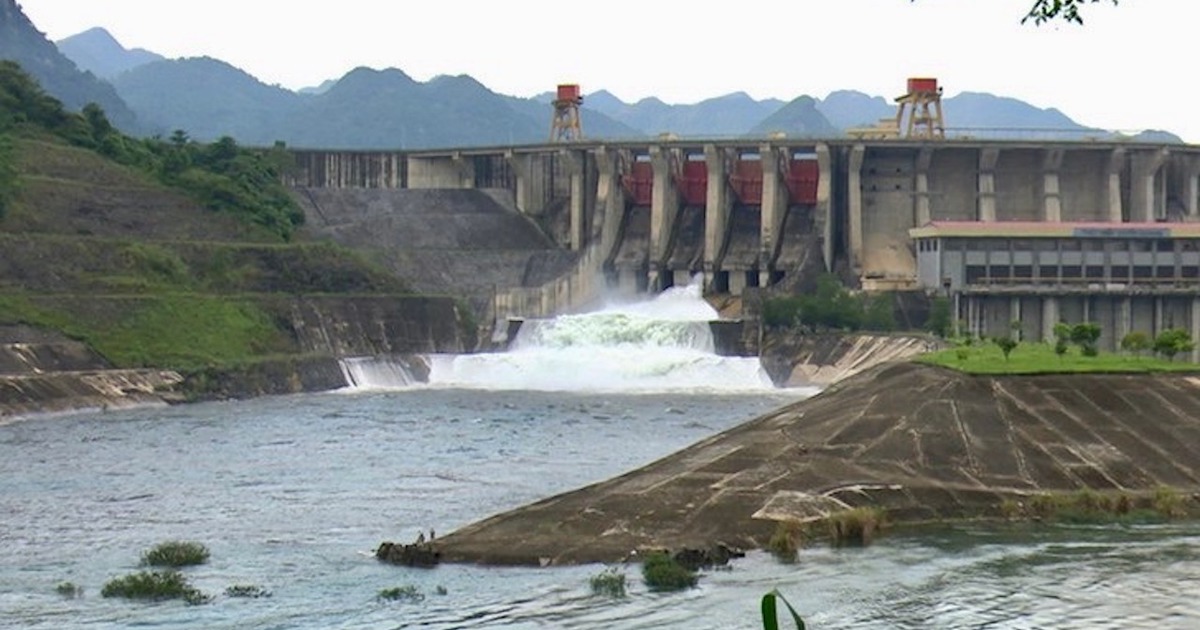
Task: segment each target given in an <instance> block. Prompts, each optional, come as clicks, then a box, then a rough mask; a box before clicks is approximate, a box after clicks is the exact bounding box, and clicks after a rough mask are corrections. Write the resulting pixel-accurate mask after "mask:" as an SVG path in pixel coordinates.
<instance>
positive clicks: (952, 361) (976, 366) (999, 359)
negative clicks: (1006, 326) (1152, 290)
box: [915, 342, 1200, 374]
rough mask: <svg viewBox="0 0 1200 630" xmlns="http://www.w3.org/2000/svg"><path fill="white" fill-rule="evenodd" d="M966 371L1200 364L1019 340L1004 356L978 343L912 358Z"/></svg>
mask: <svg viewBox="0 0 1200 630" xmlns="http://www.w3.org/2000/svg"><path fill="white" fill-rule="evenodd" d="M915 360H916V361H918V362H921V363H926V364H929V365H938V366H942V367H947V368H951V369H955V370H959V371H962V372H966V373H968V374H1065V373H1072V374H1073V373H1134V374H1137V373H1155V372H1200V365H1197V364H1195V363H1190V362H1187V361H1184V360H1182V359H1177V360H1175V361H1166V360H1164V359H1160V358H1157V357H1152V356H1141V355H1134V354H1117V353H1111V352H1101V353H1099V354H1098V355H1097V356H1094V357H1087V356H1083V355H1082V354H1081V353H1080V352H1079V350H1078V349H1075V348H1072V349H1071V350H1070V351H1069V352H1067V353H1066V354H1063V355H1061V356H1060V355H1058V354H1056V353H1055V352H1054V345H1053V344H1048V343H1021V344H1020V345H1018V346H1017V347H1016V348H1015V349H1014V350H1013V351H1012V352H1011V353H1010V354H1009V356H1008V358H1005V356H1004V353H1003V352H1002V351H1001V350H1000V347H999V346H997V345H996V344H994V343H984V342H979V343H976V344H974V345H971V346H959V347H957V348H949V349H946V350H941V351H938V352H931V353H929V354H925V355H921V356H920V357H917V358H916V359H915Z"/></svg>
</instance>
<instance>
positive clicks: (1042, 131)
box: [942, 92, 1108, 140]
mask: <svg viewBox="0 0 1200 630" xmlns="http://www.w3.org/2000/svg"><path fill="white" fill-rule="evenodd" d="M942 110H943V116H944V118H945V120H946V128H947V135H952V136H965V135H966V136H971V137H976V138H1014V137H1016V138H1042V139H1048V138H1062V139H1077V140H1079V139H1083V138H1084V137H1085V135H1086V134H1088V133H1093V134H1097V135H1105V136H1106V135H1108V132H1106V131H1103V130H1100V129H1092V128H1089V127H1085V126H1083V125H1080V124H1079V123H1077V122H1075V121H1074V120H1071V119H1070V118H1069V117H1067V115H1066V114H1064V113H1062V112H1060V111H1058V110H1057V109H1054V108H1046V109H1042V108H1039V107H1035V106H1033V105H1030V104H1029V103H1026V102H1025V101H1021V100H1017V99H1015V98H1009V97H1006V96H996V95H994V94H987V93H982V92H962V93H961V94H958V95H955V96H952V97H950V98H947V99H943V100H942Z"/></svg>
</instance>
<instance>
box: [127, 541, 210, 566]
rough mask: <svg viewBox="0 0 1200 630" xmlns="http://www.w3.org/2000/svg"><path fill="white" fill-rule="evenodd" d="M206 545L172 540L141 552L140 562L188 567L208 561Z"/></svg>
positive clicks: (150, 564)
mask: <svg viewBox="0 0 1200 630" xmlns="http://www.w3.org/2000/svg"><path fill="white" fill-rule="evenodd" d="M208 556H209V552H208V547H205V546H204V545H202V544H200V543H198V542H185V541H178V540H172V541H168V542H164V543H159V544H157V545H155V546H154V547H152V548H150V549H148V550H146V551H145V552H143V553H142V564H143V565H145V566H150V567H171V568H178V567H188V566H194V565H198V564H204V563H205V562H208Z"/></svg>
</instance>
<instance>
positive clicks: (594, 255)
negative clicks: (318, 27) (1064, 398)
mask: <svg viewBox="0 0 1200 630" xmlns="http://www.w3.org/2000/svg"><path fill="white" fill-rule="evenodd" d="M294 154H295V157H296V168H295V169H294V170H293V171H292V172H291V173H289V174H288V175H287V179H288V182H287V183H288V184H289V185H291V186H292V187H293V188H294V189H295V190H296V191H298V195H299V196H300V198H302V199H306V200H307V202H306V205H307V208H308V211H309V216H310V218H312V219H314V221H313V224H316V225H320V226H323V227H322V228H321V229H322V230H324V231H325V232H326V233H327V234H328V235H330V236H331V237H333V238H335V239H346V240H348V241H353V240H354V238H358V239H359V240H360V241H361V240H363V239H367V240H372V241H373V243H372V244H373V245H376V246H378V247H380V248H381V250H382V251H385V252H387V251H391V252H394V253H396V254H395V256H396V259H395V260H393V261H392V264H393V266H394V268H397V269H399V268H401V267H408V268H422V269H425V270H426V271H428V272H430V273H435V274H438V275H437V276H436V277H439V278H440V279H441V280H444V281H448V284H449V285H450V286H461V287H464V292H465V293H468V294H470V296H471V297H472V300H473V303H474V304H475V305H476V306H477V307H481V308H479V309H477V310H478V312H481V313H486V316H487V317H488V318H494V319H493V320H492V321H503V319H505V318H507V317H546V316H552V315H555V314H559V313H564V312H572V311H577V310H580V309H583V308H587V307H588V306H589V305H591V304H593V303H594V302H595V301H596V300H597V299H598V297H599V296H601V295H603V294H605V293H606V292H610V291H617V292H622V293H639V292H657V291H661V290H664V289H666V288H669V287H672V286H677V285H683V284H687V282H688V281H689V280H690V278H692V277H693V276H695V275H697V274H699V275H701V276H702V277H703V281H704V283H705V287H706V290H707V291H708V292H712V293H723V294H731V295H739V294H741V293H742V292H744V291H745V290H746V289H752V288H780V287H789V286H794V284H793V283H794V282H795V281H797V280H798V279H800V278H803V277H805V276H811V274H813V273H819V272H823V271H830V272H834V273H837V274H838V275H839V276H840V277H842V278H843V280H844V281H846V282H847V283H848V284H850V285H851V286H854V287H856V288H861V289H863V290H866V291H881V290H923V291H925V292H927V293H929V294H936V295H944V296H946V297H948V298H952V299H953V303H954V305H955V309H956V311H955V312H956V315H957V317H956V319H957V320H960V321H962V322H963V325H964V326H966V327H967V328H968V330H969V331H970V332H974V333H977V334H982V335H997V334H1008V331H1009V325H1010V322H1012V321H1021V322H1022V327H1023V332H1024V333H1025V334H1024V336H1025V338H1027V339H1036V338H1047V336H1048V334H1049V332H1050V331H1051V330H1052V327H1053V324H1054V323H1057V322H1058V321H1061V320H1067V321H1070V322H1072V323H1075V322H1078V321H1093V320H1095V321H1098V322H1099V323H1101V324H1102V326H1103V327H1104V329H1105V332H1104V337H1103V338H1102V339H1101V345H1102V346H1103V347H1110V348H1111V347H1114V346H1115V344H1116V343H1118V341H1119V339H1120V336H1119V334H1123V333H1119V331H1126V332H1128V331H1131V330H1141V331H1144V332H1147V333H1149V334H1151V335H1153V334H1157V332H1159V331H1161V330H1164V329H1166V328H1171V327H1184V328H1188V329H1190V330H1191V331H1192V333H1193V337H1197V338H1200V302H1198V298H1200V252H1198V251H1197V249H1198V248H1197V247H1196V245H1197V244H1200V230H1198V229H1196V228H1195V227H1193V226H1194V225H1195V226H1200V224H1197V221H1198V219H1200V184H1198V182H1200V147H1195V146H1188V145H1161V144H1142V143H1132V142H1114V141H1000V140H969V139H954V140H914V139H879V140H867V139H850V138H837V139H803V140H802V139H796V140H790V139H740V140H674V139H671V140H650V141H640V142H612V143H601V142H587V141H578V142H572V143H566V144H547V145H532V146H512V147H480V148H461V149H447V150H430V151H395V152H387V151H322V150H294ZM451 197H453V198H455V199H458V200H459V202H456V203H458V205H457V206H454V204H450V205H451V206H454V207H455V208H457V210H454V209H453V208H452V209H451V210H448V211H446V212H438V211H436V207H437V204H436V203H434V204H432V205H431V204H430V203H429V202H430V201H431V200H433V199H435V198H436V199H442V200H446V199H449V198H451ZM483 207H487V208H488V210H487V211H486V212H481V211H479V208H483ZM431 208H434V210H431ZM416 215H421V216H420V217H419V218H416V219H414V218H413V217H415V216H416ZM485 215H487V217H489V218H485ZM406 217H407V218H406ZM389 222H390V223H391V225H392V228H390V229H383V227H381V226H385V225H386V224H388V223H389ZM405 222H407V223H406V225H408V226H409V227H406V228H400V227H399V226H400V224H401V223H405ZM489 222H490V223H489ZM418 224H419V226H420V227H419V228H417V227H414V226H417V225H418ZM353 233H357V234H358V235H359V236H358V237H351V236H349V235H350V234H353ZM520 235H523V236H520ZM418 275H419V274H418ZM442 286H447V285H445V284H444V285H442ZM418 288H420V287H418Z"/></svg>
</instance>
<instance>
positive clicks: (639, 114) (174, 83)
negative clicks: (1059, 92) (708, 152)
mask: <svg viewBox="0 0 1200 630" xmlns="http://www.w3.org/2000/svg"><path fill="white" fill-rule="evenodd" d="M0 34H2V35H3V37H2V38H0V58H8V59H14V60H16V61H18V62H19V63H21V65H22V66H23V67H25V68H26V70H27V71H28V72H30V74H32V75H33V76H34V77H35V78H37V79H38V80H39V81H41V82H42V84H43V87H45V89H46V90H47V92H49V93H50V94H52V95H54V96H56V97H57V98H59V99H60V100H62V101H63V102H64V104H66V105H67V106H68V107H71V108H73V109H78V108H79V107H82V105H83V104H85V103H87V102H89V101H95V102H97V103H99V104H100V105H101V106H102V107H103V108H104V110H105V111H106V112H107V113H108V114H109V117H110V119H111V120H112V121H113V123H114V124H116V125H117V126H118V127H120V128H122V129H124V130H125V131H127V132H130V133H135V134H139V135H161V136H164V137H166V136H169V135H170V134H171V133H172V132H173V131H174V130H176V129H182V130H184V131H186V132H187V133H188V135H189V136H190V137H192V138H194V139H197V140H204V141H209V140H214V139H217V138H219V137H221V136H225V135H228V136H232V137H233V138H235V139H236V140H237V141H238V142H239V143H241V144H244V145H251V146H267V145H270V144H273V143H274V142H276V141H283V142H285V143H287V144H288V145H289V146H295V147H320V148H330V149H341V148H347V149H415V148H431V147H452V146H479V145H498V144H527V143H539V142H545V141H546V140H547V138H548V137H549V124H550V113H551V109H550V105H549V102H550V100H551V99H552V98H553V95H552V93H550V92H547V93H544V94H541V95H538V96H535V97H533V98H518V97H513V96H505V95H501V94H497V93H495V92H493V91H491V90H490V89H488V88H487V87H486V86H484V85H483V84H481V83H479V82H478V81H476V80H475V79H473V78H471V77H470V76H466V75H459V76H439V77H435V78H433V79H431V80H429V81H425V82H420V81H416V80H414V79H413V78H412V77H410V76H408V75H407V74H405V73H404V72H403V71H402V70H399V69H395V68H390V69H386V70H374V69H369V68H356V69H354V70H351V71H350V72H348V73H347V74H346V75H345V76H343V77H341V78H338V79H330V80H328V81H325V82H324V83H322V84H321V85H320V86H316V87H312V88H307V89H303V90H299V91H291V90H287V89H284V88H281V87H279V86H271V85H267V84H265V83H263V82H262V81H259V80H258V79H257V78H255V77H253V76H251V75H249V74H247V73H246V72H244V71H242V70H240V69H238V68H236V67H234V66H232V65H230V64H228V63H226V62H224V61H221V60H218V59H213V58H209V57H198V58H186V59H166V58H164V57H163V56H162V55H158V54H156V53H153V52H151V51H146V50H142V49H134V50H129V49H126V48H125V47H124V46H122V45H121V44H120V43H119V42H118V41H116V40H115V39H114V38H113V37H112V35H111V34H109V33H108V32H107V31H106V30H104V29H102V28H92V29H89V30H87V31H84V32H82V33H79V34H77V35H73V36H71V37H67V38H65V39H63V40H61V41H59V42H57V46H56V45H55V44H52V43H50V42H49V41H48V40H46V38H45V36H44V35H43V34H42V33H40V32H38V31H37V30H36V28H35V27H34V26H33V25H32V24H31V23H30V22H29V20H28V19H27V18H25V16H24V15H23V14H22V13H21V11H20V7H19V6H18V5H16V3H15V1H14V0H0ZM902 79H903V78H900V79H898V81H900V80H902ZM943 107H944V109H945V111H946V118H947V126H948V127H950V128H951V130H952V132H953V131H954V130H959V131H958V133H962V134H969V135H972V136H976V137H1021V138H1048V137H1060V138H1082V137H1085V136H1088V135H1091V136H1093V137H1095V136H1105V135H1107V132H1104V131H1101V130H1095V129H1088V128H1087V127H1085V126H1083V125H1080V124H1078V123H1076V122H1074V121H1073V120H1071V119H1070V118H1069V117H1068V116H1066V115H1065V114H1063V113H1062V112H1060V111H1058V110H1056V109H1040V108H1037V107H1034V106H1032V105H1030V104H1028V103H1025V102H1023V101H1019V100H1016V99H1012V98H1005V97H1000V96H994V95H991V94H982V93H971V92H965V93H962V94H959V95H957V96H954V97H950V98H947V99H945V100H944V101H943ZM895 111H896V108H895V105H894V104H893V103H892V102H891V101H890V100H889V99H885V98H883V97H880V96H871V95H867V94H864V93H862V92H856V91H852V90H844V91H837V92H833V93H831V94H829V95H828V96H827V97H825V98H824V99H815V98H812V97H810V96H800V97H798V98H796V99H794V100H792V101H790V102H784V101H781V100H777V99H764V100H755V99H753V98H751V97H750V96H749V95H747V94H745V93H744V92H736V93H733V94H726V95H723V96H718V97H715V98H710V99H707V100H704V101H701V102H699V103H695V104H687V105H671V104H667V103H664V102H663V101H661V100H659V99H657V98H646V99H642V100H640V101H638V102H636V103H625V102H623V101H621V100H620V99H618V98H617V97H615V96H614V95H612V94H611V93H609V92H607V91H604V90H600V91H597V92H594V93H591V94H588V95H587V96H586V97H585V99H584V106H583V112H582V119H583V127H584V135H585V136H586V137H589V138H606V139H634V138H640V137H652V136H657V135H660V134H664V133H671V134H675V135H677V136H680V137H736V136H745V135H752V136H759V137H761V136H764V135H767V134H772V133H783V134H786V135H787V136H788V137H793V138H796V137H816V136H822V137H830V136H836V135H838V134H841V133H843V132H844V130H845V129H847V128H851V127H858V126H867V125H871V124H874V123H875V122H877V121H878V120H880V119H883V118H890V117H894V116H895ZM967 128H970V130H969V131H968V130H965V129H967ZM1038 130H1040V131H1038ZM1138 139H1145V140H1148V141H1155V142H1179V141H1180V140H1179V139H1178V138H1177V137H1174V136H1172V135H1171V134H1166V133H1163V132H1157V133H1155V134H1154V135H1152V136H1147V137H1146V138H1138Z"/></svg>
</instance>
